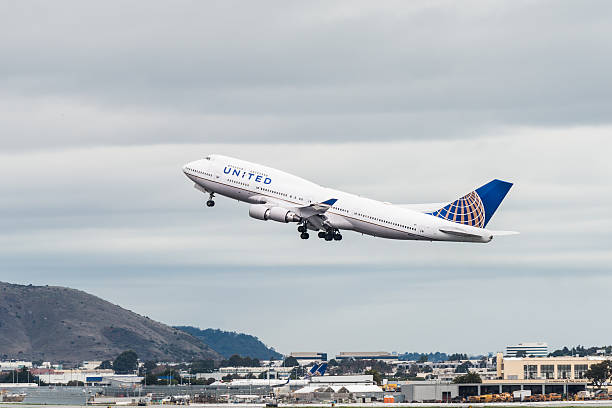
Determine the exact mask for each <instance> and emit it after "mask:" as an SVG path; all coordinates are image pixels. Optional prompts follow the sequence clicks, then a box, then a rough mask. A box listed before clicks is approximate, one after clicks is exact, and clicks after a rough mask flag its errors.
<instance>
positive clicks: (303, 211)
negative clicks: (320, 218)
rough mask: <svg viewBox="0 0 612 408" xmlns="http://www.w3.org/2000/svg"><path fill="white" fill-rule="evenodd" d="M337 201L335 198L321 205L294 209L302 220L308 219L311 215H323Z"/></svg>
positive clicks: (316, 204)
mask: <svg viewBox="0 0 612 408" xmlns="http://www.w3.org/2000/svg"><path fill="white" fill-rule="evenodd" d="M336 201H338V200H337V199H335V198H330V199H329V200H327V201H323V202H321V203H313V204H310V205H307V206H305V207H296V209H295V212H296V214H297V215H299V216H300V217H302V218H310V217H312V216H313V215H323V214H325V212H326V211H327V210H329V209H330V208H331V206H332V205H334V204H335V203H336Z"/></svg>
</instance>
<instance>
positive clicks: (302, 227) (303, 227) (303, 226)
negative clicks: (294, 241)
mask: <svg viewBox="0 0 612 408" xmlns="http://www.w3.org/2000/svg"><path fill="white" fill-rule="evenodd" d="M298 232H301V233H304V232H306V226H305V225H300V226H299V227H298Z"/></svg>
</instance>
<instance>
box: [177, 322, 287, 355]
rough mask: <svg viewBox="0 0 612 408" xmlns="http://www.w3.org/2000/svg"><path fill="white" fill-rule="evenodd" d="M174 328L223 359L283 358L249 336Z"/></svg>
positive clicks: (193, 328)
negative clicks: (236, 357) (204, 345)
mask: <svg viewBox="0 0 612 408" xmlns="http://www.w3.org/2000/svg"><path fill="white" fill-rule="evenodd" d="M175 328H177V329H180V330H183V331H184V332H187V333H189V334H191V335H192V336H194V337H197V338H198V339H200V340H202V341H203V342H204V343H206V344H208V345H209V346H210V347H211V348H212V349H213V350H215V351H216V352H217V353H219V354H221V355H222V356H223V357H225V358H230V357H231V356H232V355H234V354H238V355H241V356H243V357H251V358H257V359H259V360H281V359H282V358H283V356H282V354H280V353H278V352H277V351H276V350H274V349H273V348H270V347H268V346H266V345H265V344H264V343H262V342H261V340H259V339H258V338H257V337H255V336H251V335H250V334H244V333H236V332H228V331H223V330H218V329H205V330H201V329H199V328H197V327H192V326H175Z"/></svg>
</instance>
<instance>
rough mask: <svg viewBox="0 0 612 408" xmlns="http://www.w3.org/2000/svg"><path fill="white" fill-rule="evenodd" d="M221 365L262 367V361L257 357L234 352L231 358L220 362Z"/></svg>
mask: <svg viewBox="0 0 612 408" xmlns="http://www.w3.org/2000/svg"><path fill="white" fill-rule="evenodd" d="M219 365H220V366H221V367H260V366H261V363H260V362H259V360H258V359H256V358H251V357H241V356H239V355H238V354H234V355H233V356H231V357H230V358H229V360H223V361H221V363H220V364H219Z"/></svg>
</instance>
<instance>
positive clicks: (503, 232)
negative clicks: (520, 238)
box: [489, 231, 520, 237]
mask: <svg viewBox="0 0 612 408" xmlns="http://www.w3.org/2000/svg"><path fill="white" fill-rule="evenodd" d="M489 232H490V233H491V235H493V236H494V237H503V236H506V235H518V234H520V232H517V231H489Z"/></svg>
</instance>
